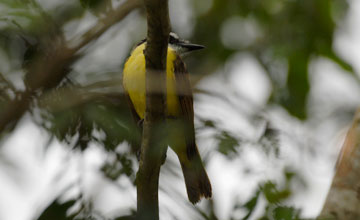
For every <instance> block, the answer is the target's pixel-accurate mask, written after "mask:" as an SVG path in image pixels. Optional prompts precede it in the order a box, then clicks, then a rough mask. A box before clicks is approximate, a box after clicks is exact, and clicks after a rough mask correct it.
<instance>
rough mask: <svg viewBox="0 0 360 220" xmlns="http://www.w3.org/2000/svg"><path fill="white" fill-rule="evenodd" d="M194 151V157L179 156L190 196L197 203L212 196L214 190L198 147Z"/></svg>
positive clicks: (192, 201) (191, 200)
mask: <svg viewBox="0 0 360 220" xmlns="http://www.w3.org/2000/svg"><path fill="white" fill-rule="evenodd" d="M195 147H196V146H195ZM193 153H195V154H194V155H192V157H190V158H189V157H187V158H186V159H184V158H182V157H179V160H180V164H181V168H182V171H183V174H184V179H185V185H186V191H187V194H188V198H189V200H190V202H191V203H193V204H195V203H197V202H199V201H200V199H201V198H203V197H204V198H210V197H211V195H212V192H211V184H210V180H209V177H208V175H207V173H206V170H205V168H204V166H203V164H202V162H201V158H200V155H199V152H198V151H197V148H196V150H195V152H193Z"/></svg>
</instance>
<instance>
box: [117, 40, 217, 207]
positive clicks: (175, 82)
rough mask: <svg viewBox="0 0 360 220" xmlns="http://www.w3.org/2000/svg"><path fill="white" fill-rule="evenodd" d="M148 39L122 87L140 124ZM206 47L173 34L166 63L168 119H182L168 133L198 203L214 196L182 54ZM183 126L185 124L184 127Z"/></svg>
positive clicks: (136, 51)
mask: <svg viewBox="0 0 360 220" xmlns="http://www.w3.org/2000/svg"><path fill="white" fill-rule="evenodd" d="M145 45H146V40H143V41H141V42H140V43H139V44H138V45H137V46H136V47H135V49H134V50H133V51H132V52H131V55H130V57H129V58H128V60H127V61H126V63H125V66H124V71H123V86H124V90H125V92H126V93H127V94H126V95H127V96H128V99H129V100H130V101H129V103H130V106H131V108H132V112H133V114H134V116H135V117H134V118H135V119H136V120H137V123H138V124H141V123H139V122H140V121H142V120H143V119H144V115H145V108H146V101H145V97H146V89H145V73H146V69H145V56H144V49H145ZM202 48H204V47H203V46H201V45H197V44H191V43H189V42H188V41H185V40H182V39H180V38H179V37H178V36H177V35H176V34H174V33H170V36H169V45H168V52H167V63H166V65H167V66H166V87H167V95H166V96H167V97H166V101H167V111H166V112H167V116H168V118H169V121H178V122H179V121H180V122H181V123H178V125H180V126H179V129H177V131H176V132H173V133H172V134H169V136H170V137H171V139H172V140H173V141H171V143H169V145H170V147H171V148H172V149H173V150H174V151H175V153H176V154H177V156H178V158H179V160H180V164H181V168H182V171H183V175H184V179H185V185H186V190H187V194H188V198H189V200H190V202H192V203H193V204H195V203H197V202H198V201H199V200H200V199H201V198H202V197H205V198H210V197H211V194H212V192H211V184H210V181H209V178H208V175H207V173H206V171H205V168H204V166H203V164H202V161H201V158H200V154H199V151H198V149H197V146H196V143H195V129H194V109H193V97H192V90H191V85H190V80H189V73H188V72H187V70H186V66H185V64H184V62H183V61H182V59H181V55H183V54H185V53H188V52H190V51H194V50H199V49H202ZM181 125H184V126H181Z"/></svg>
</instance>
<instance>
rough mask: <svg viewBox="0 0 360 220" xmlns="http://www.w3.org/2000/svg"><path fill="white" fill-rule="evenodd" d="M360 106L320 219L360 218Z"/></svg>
mask: <svg viewBox="0 0 360 220" xmlns="http://www.w3.org/2000/svg"><path fill="white" fill-rule="evenodd" d="M359 208H360V108H359V109H358V110H357V112H356V113H355V116H354V119H353V123H352V126H351V128H350V130H349V131H348V133H347V135H346V138H345V142H344V145H343V147H342V150H341V153H340V156H339V158H338V161H337V167H336V173H335V177H334V178H333V182H332V184H331V188H330V191H329V194H328V196H327V199H326V201H325V204H324V206H323V209H322V211H321V213H320V216H319V219H339V220H340V219H360V209H359Z"/></svg>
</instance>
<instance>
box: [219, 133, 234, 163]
mask: <svg viewBox="0 0 360 220" xmlns="http://www.w3.org/2000/svg"><path fill="white" fill-rule="evenodd" d="M216 138H217V139H218V140H219V144H218V151H219V152H220V153H222V154H224V155H226V156H228V157H234V156H236V154H237V147H238V146H239V141H238V140H237V139H236V138H235V137H233V136H232V135H230V134H229V133H228V132H226V131H223V132H222V133H221V135H218V136H216Z"/></svg>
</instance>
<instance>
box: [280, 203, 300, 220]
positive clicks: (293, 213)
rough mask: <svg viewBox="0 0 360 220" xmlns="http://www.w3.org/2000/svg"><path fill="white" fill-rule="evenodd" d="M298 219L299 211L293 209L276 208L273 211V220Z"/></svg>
mask: <svg viewBox="0 0 360 220" xmlns="http://www.w3.org/2000/svg"><path fill="white" fill-rule="evenodd" d="M299 217H300V216H299V211H298V210H296V209H295V208H293V207H286V206H278V207H276V208H275V209H274V219H275V220H297V219H300V218H299Z"/></svg>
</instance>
